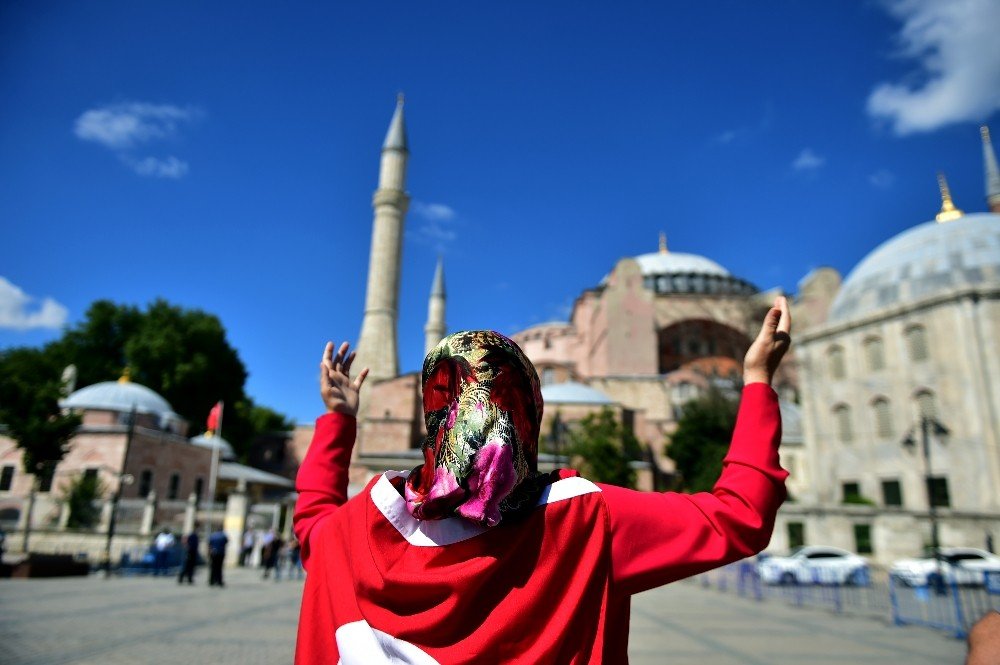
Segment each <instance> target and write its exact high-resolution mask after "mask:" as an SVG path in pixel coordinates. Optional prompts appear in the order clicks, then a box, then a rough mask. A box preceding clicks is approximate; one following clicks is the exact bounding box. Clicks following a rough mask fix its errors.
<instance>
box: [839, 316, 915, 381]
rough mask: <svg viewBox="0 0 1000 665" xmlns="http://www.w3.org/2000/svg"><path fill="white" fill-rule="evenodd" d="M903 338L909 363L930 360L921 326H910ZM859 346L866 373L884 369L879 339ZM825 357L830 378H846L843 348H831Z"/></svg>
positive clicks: (882, 352)
mask: <svg viewBox="0 0 1000 665" xmlns="http://www.w3.org/2000/svg"><path fill="white" fill-rule="evenodd" d="M903 337H904V340H905V343H906V352H907V358H908V359H909V360H910V362H921V361H924V360H927V359H928V358H930V351H929V347H928V345H927V330H926V329H925V328H924V327H923V326H920V325H913V326H910V327H909V328H907V329H906V330H905V331H904V333H903ZM861 346H862V355H863V357H864V363H865V368H866V369H867V370H868V371H871V372H877V371H879V370H883V369H885V367H886V362H885V344H884V342H883V341H882V338H881V337H878V336H875V335H872V336H869V337H867V338H865V340H864V342H862V345H861ZM826 357H827V365H828V369H829V372H830V377H831V378H833V379H843V378H844V377H845V376H847V363H846V361H845V351H844V347H843V346H840V345H839V344H837V345H834V346H831V347H830V348H828V349H827V352H826Z"/></svg>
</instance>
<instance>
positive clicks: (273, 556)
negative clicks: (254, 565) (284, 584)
mask: <svg viewBox="0 0 1000 665" xmlns="http://www.w3.org/2000/svg"><path fill="white" fill-rule="evenodd" d="M268 533H269V535H270V536H271V538H270V540H269V542H268V543H267V545H265V546H264V549H263V550H262V551H261V555H262V556H263V557H264V579H265V580H266V579H267V577H268V575H269V574H270V572H271V571H272V570H273V571H274V577H275V579H278V577H279V576H280V574H281V573H280V571H278V570H277V568H278V561H279V558H280V557H281V548H282V546H283V545H284V544H285V543H284V541H283V540H282V539H281V537H280V536H278V535H277V534H276V533H275V532H274V529H271V531H269V532H268Z"/></svg>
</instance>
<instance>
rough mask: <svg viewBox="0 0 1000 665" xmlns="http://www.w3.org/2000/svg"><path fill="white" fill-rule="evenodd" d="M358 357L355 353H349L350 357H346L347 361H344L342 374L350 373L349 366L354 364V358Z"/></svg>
mask: <svg viewBox="0 0 1000 665" xmlns="http://www.w3.org/2000/svg"><path fill="white" fill-rule="evenodd" d="M356 355H358V352H357V351H351V355H349V356H347V360H345V361H344V374H350V373H351V364H352V363H353V362H354V356H356Z"/></svg>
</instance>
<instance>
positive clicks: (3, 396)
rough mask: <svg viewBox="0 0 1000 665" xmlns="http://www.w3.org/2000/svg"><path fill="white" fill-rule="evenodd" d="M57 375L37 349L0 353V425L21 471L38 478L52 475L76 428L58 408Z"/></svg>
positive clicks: (74, 421)
mask: <svg viewBox="0 0 1000 665" xmlns="http://www.w3.org/2000/svg"><path fill="white" fill-rule="evenodd" d="M61 372H62V368H61V367H59V365H58V364H57V363H55V362H54V361H53V359H52V358H51V357H50V356H49V355H48V354H46V353H45V352H44V351H41V350H39V349H31V348H16V349H8V350H6V351H3V352H0V423H3V425H4V426H5V427H6V430H7V431H6V434H7V435H8V436H10V438H12V439H13V440H14V441H15V442H16V443H17V446H18V447H19V448H20V449H21V450H22V451H23V455H22V465H23V467H24V471H25V472H26V473H31V474H35V475H37V476H39V477H42V476H45V475H47V474H51V473H52V470H53V469H54V468H55V465H56V464H58V463H59V461H60V460H62V458H63V456H64V455H65V454H66V452H67V444H68V443H69V439H70V437H72V436H73V433H74V432H75V431H76V428H77V427H78V426H79V425H80V418H79V417H78V416H75V415H64V414H63V413H62V412H61V410H60V408H59V399H60V398H61V397H62V392H61V391H62V384H61Z"/></svg>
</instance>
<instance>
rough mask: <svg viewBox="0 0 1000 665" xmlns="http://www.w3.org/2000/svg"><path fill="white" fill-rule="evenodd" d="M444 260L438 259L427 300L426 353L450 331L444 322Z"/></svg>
mask: <svg viewBox="0 0 1000 665" xmlns="http://www.w3.org/2000/svg"><path fill="white" fill-rule="evenodd" d="M444 303H445V293H444V261H443V259H440V258H439V259H438V264H437V270H435V271H434V284H433V285H432V286H431V297H430V299H429V300H428V302H427V325H425V326H424V340H425V341H424V353H425V354H427V353H430V352H431V349H433V348H434V347H435V346H437V343H438V342H440V341H441V340H442V339H444V336H445V333H446V332H447V331H448V328H447V326H446V325H445V323H444Z"/></svg>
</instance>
